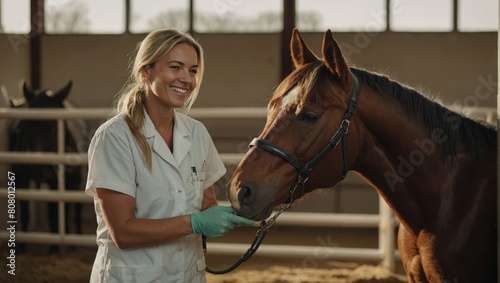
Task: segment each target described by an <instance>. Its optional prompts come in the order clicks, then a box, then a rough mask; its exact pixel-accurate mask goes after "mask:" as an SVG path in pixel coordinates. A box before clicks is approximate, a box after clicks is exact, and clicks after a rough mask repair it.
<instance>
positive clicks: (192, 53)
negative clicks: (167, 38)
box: [145, 43, 198, 108]
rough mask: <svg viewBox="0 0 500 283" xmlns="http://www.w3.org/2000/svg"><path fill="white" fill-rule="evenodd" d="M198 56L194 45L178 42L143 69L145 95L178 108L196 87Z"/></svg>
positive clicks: (167, 105)
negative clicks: (165, 53) (145, 86)
mask: <svg viewBox="0 0 500 283" xmlns="http://www.w3.org/2000/svg"><path fill="white" fill-rule="evenodd" d="M197 72H198V56H197V53H196V50H195V49H194V47H192V46H191V45H189V44H187V43H179V44H177V45H176V46H174V47H173V48H172V50H170V52H169V53H168V54H167V55H165V56H164V57H162V58H160V59H159V60H158V61H156V62H155V64H154V65H153V66H151V67H149V68H147V69H146V71H145V73H146V74H145V76H146V85H147V95H148V97H149V98H150V99H153V100H154V101H155V103H159V104H162V105H163V106H166V107H169V108H180V107H182V106H184V102H185V101H186V99H187V98H188V97H189V95H190V94H191V92H192V91H193V90H194V89H195V88H196V83H197V82H196V74H197Z"/></svg>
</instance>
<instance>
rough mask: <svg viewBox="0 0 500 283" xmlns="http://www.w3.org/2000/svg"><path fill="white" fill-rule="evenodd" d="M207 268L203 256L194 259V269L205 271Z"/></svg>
mask: <svg viewBox="0 0 500 283" xmlns="http://www.w3.org/2000/svg"><path fill="white" fill-rule="evenodd" d="M205 268H207V264H206V263H205V258H200V259H198V260H197V261H196V271H198V272H201V271H205Z"/></svg>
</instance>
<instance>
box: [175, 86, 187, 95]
mask: <svg viewBox="0 0 500 283" xmlns="http://www.w3.org/2000/svg"><path fill="white" fill-rule="evenodd" d="M171 88H172V90H173V91H175V92H178V93H180V94H186V93H187V92H188V90H187V89H185V88H180V87H176V86H173V87H171Z"/></svg>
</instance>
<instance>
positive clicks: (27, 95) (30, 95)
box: [21, 80, 35, 102]
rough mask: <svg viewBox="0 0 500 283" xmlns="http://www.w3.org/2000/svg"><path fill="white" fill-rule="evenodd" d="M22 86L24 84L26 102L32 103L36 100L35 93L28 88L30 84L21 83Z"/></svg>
mask: <svg viewBox="0 0 500 283" xmlns="http://www.w3.org/2000/svg"><path fill="white" fill-rule="evenodd" d="M21 84H22V89H23V95H24V98H26V101H28V102H29V101H32V100H33V99H34V98H35V93H33V91H31V90H30V89H29V88H28V84H27V83H26V81H24V80H23V81H21Z"/></svg>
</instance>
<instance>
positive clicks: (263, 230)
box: [203, 75, 360, 274]
mask: <svg viewBox="0 0 500 283" xmlns="http://www.w3.org/2000/svg"><path fill="white" fill-rule="evenodd" d="M352 78H353V80H354V87H353V89H352V93H351V98H350V99H349V105H348V106H347V110H346V112H345V114H344V119H343V120H342V122H341V123H340V126H339V128H338V130H337V132H335V134H334V135H333V137H332V138H331V139H330V141H329V142H328V144H327V145H326V146H325V148H323V150H321V151H320V152H319V153H318V155H316V156H315V157H314V158H313V159H312V160H311V161H309V162H308V163H307V164H306V165H302V164H301V163H300V162H299V161H298V160H297V159H295V158H293V157H292V156H291V155H290V154H288V153H286V152H285V151H284V150H282V149H281V148H279V147H277V146H275V145H273V144H272V143H270V142H268V141H266V140H263V139H259V138H254V139H253V140H252V142H251V143H250V146H257V147H260V148H262V149H264V150H265V151H268V152H270V153H272V154H274V155H277V156H279V157H281V158H283V159H284V160H286V161H287V162H288V163H290V164H291V165H292V166H293V167H295V168H296V169H297V170H298V171H299V173H298V175H297V180H295V183H294V184H293V185H292V186H291V187H290V190H289V192H288V193H289V195H290V197H289V198H288V200H287V201H285V202H284V203H282V204H281V208H280V210H279V211H278V212H276V214H274V215H273V216H272V217H271V218H270V219H269V220H267V222H266V221H262V222H261V226H260V228H259V230H258V231H257V234H256V235H255V239H254V241H253V242H252V244H251V245H250V248H249V249H248V250H247V252H246V253H245V254H244V255H243V256H242V257H241V258H240V259H239V260H238V261H237V262H235V263H234V264H233V265H232V266H230V267H229V268H227V269H224V270H220V271H219V270H213V269H211V268H209V267H208V266H207V267H206V270H207V272H209V273H212V274H224V273H228V272H230V271H233V270H234V269H236V268H237V267H238V266H239V265H240V264H242V263H243V262H245V261H247V260H248V259H250V257H251V256H252V255H253V254H254V253H255V252H257V249H258V248H259V246H260V244H261V243H262V241H263V240H264V237H265V236H266V234H267V231H268V230H269V228H271V226H273V225H274V223H275V222H276V219H277V218H278V216H279V215H280V214H281V213H282V212H283V211H285V210H287V209H289V208H290V206H291V205H292V202H293V200H294V199H293V194H294V193H295V190H296V189H297V188H298V187H301V188H302V190H304V186H305V184H306V182H307V180H308V179H309V174H310V173H311V170H312V169H313V168H314V166H316V165H317V164H318V163H319V162H320V161H321V160H322V159H323V158H324V157H325V156H326V155H327V154H328V153H329V152H330V151H332V150H333V149H335V148H336V147H337V144H338V143H339V142H340V141H341V140H342V162H343V169H342V179H344V178H345V176H346V174H347V170H348V169H347V140H346V134H347V132H348V131H349V124H350V123H351V118H352V115H353V114H354V110H356V105H357V103H358V97H359V91H360V87H359V81H358V79H357V78H356V76H354V75H352ZM203 251H204V252H205V253H206V252H207V247H206V237H205V236H203Z"/></svg>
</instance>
